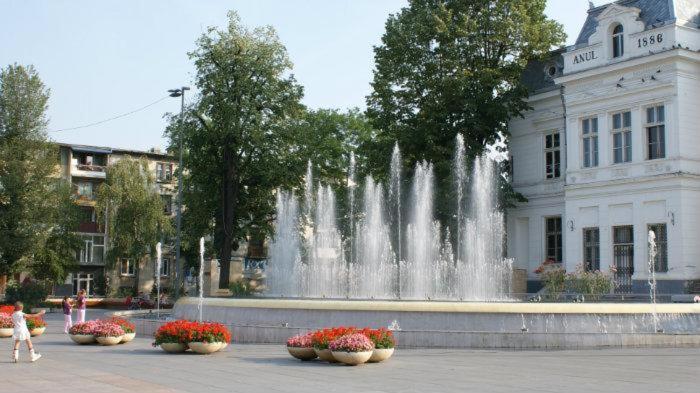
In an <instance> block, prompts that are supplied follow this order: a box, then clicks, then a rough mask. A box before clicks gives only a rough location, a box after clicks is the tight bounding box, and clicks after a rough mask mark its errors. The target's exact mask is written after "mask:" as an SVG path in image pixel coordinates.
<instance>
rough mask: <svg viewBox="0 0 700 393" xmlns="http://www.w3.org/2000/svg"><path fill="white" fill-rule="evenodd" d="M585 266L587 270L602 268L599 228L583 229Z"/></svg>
mask: <svg viewBox="0 0 700 393" xmlns="http://www.w3.org/2000/svg"><path fill="white" fill-rule="evenodd" d="M583 268H584V270H585V271H587V272H593V271H596V270H600V231H599V230H598V228H584V230H583Z"/></svg>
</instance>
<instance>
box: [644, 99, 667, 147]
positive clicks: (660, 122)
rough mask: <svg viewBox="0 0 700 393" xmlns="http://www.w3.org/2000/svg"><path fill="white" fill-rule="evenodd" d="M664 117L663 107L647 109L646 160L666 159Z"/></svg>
mask: <svg viewBox="0 0 700 393" xmlns="http://www.w3.org/2000/svg"><path fill="white" fill-rule="evenodd" d="M665 120H666V115H665V113H664V106H663V105H659V106H652V107H649V108H647V121H646V125H645V128H646V131H647V160H655V159H657V158H664V157H666V126H665V124H664V122H665Z"/></svg>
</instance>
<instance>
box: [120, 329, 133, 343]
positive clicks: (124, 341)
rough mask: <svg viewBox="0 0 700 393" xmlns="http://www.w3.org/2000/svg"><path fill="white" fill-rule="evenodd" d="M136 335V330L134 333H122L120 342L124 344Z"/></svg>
mask: <svg viewBox="0 0 700 393" xmlns="http://www.w3.org/2000/svg"><path fill="white" fill-rule="evenodd" d="M135 337H136V332H134V333H124V335H123V336H122V341H121V344H126V343H128V342H129V341H131V340H133V339H134V338H135Z"/></svg>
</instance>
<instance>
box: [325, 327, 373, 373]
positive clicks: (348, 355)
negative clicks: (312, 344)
mask: <svg viewBox="0 0 700 393" xmlns="http://www.w3.org/2000/svg"><path fill="white" fill-rule="evenodd" d="M328 349H330V350H331V353H332V354H333V357H334V358H335V359H336V360H337V361H339V362H341V363H343V364H347V365H349V366H356V365H358V364H362V363H366V362H367V361H368V360H369V358H371V357H372V351H373V350H374V343H373V342H372V340H370V339H369V338H367V336H365V335H364V334H362V333H352V334H348V335H345V336H342V337H339V338H337V339H335V340H333V341H331V343H330V344H328Z"/></svg>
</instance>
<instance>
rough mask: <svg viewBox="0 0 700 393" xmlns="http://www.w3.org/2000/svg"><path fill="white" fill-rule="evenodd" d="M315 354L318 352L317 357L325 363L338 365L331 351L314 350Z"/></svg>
mask: <svg viewBox="0 0 700 393" xmlns="http://www.w3.org/2000/svg"><path fill="white" fill-rule="evenodd" d="M314 352H316V356H318V358H319V359H321V360H323V361H324V362H328V363H338V361H337V360H336V359H335V358H334V357H333V354H332V353H331V350H330V349H316V348H314Z"/></svg>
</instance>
